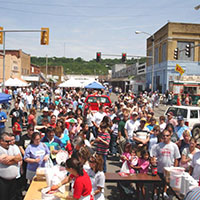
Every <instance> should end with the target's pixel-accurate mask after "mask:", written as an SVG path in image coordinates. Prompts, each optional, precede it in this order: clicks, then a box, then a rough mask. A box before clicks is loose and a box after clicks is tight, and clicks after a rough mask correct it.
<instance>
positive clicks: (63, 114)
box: [0, 87, 200, 200]
mask: <svg viewBox="0 0 200 200" xmlns="http://www.w3.org/2000/svg"><path fill="white" fill-rule="evenodd" d="M94 92H95V93H96V95H101V93H102V92H103V91H87V90H85V91H83V90H75V89H60V88H56V89H55V90H54V91H53V90H52V89H51V88H40V87H35V88H26V89H25V88H18V89H15V90H11V89H9V88H8V89H6V93H9V94H12V95H13V100H12V104H13V105H14V108H12V109H10V107H8V109H7V111H3V110H2V106H1V105H0V199H1V200H4V199H5V200H16V199H22V198H23V197H22V191H24V190H27V189H28V185H29V184H30V183H31V181H32V180H33V177H34V176H35V175H36V170H37V168H38V167H45V166H46V165H47V163H48V164H49V162H51V163H52V165H55V164H56V155H57V154H58V153H59V152H61V151H66V152H67V153H68V155H69V159H68V160H67V161H66V163H65V167H66V169H67V171H68V172H69V174H70V175H66V177H65V178H64V180H63V181H62V182H61V183H60V184H58V185H54V186H52V188H51V189H52V190H56V189H58V188H59V187H60V186H61V185H63V184H66V183H68V182H71V181H72V180H73V186H72V190H73V192H72V194H73V197H71V199H98V200H101V199H104V186H105V172H106V171H107V157H108V155H109V156H112V157H116V158H119V162H121V163H122V168H121V171H123V170H124V168H126V172H127V170H128V173H149V171H150V169H151V168H152V166H154V169H155V167H156V169H157V172H158V174H159V176H160V177H161V178H163V176H164V175H163V173H164V167H170V166H181V167H184V168H185V170H186V171H188V172H189V173H190V174H191V175H192V176H193V177H194V178H195V179H196V180H198V181H199V176H200V167H199V165H200V164H199V163H200V162H199V160H200V151H199V148H200V147H199V144H198V143H197V141H196V140H195V138H193V137H192V134H191V130H189V127H187V126H186V125H185V124H184V119H183V117H182V116H178V118H177V119H175V118H174V117H173V112H169V113H168V114H167V117H165V116H164V115H163V116H159V118H156V117H155V114H154V106H155V105H156V106H157V104H158V101H157V98H156V97H157V96H158V94H157V92H155V93H153V94H148V93H147V92H144V93H141V94H139V95H138V96H136V95H134V94H133V93H127V94H123V93H118V96H117V100H116V101H115V102H113V104H112V107H105V106H104V105H103V104H101V103H100V102H98V104H99V106H98V110H96V111H95V112H94V111H93V110H91V109H90V107H88V108H87V109H84V100H85V98H86V97H87V96H88V95H89V94H91V93H94ZM152 97H154V98H152ZM12 107H13V106H12ZM9 117H10V118H11V128H12V129H9V127H8V126H9V125H8V123H7V120H8V118H9ZM6 126H7V127H6ZM5 129H7V130H10V131H7V132H5ZM136 191H137V193H138V195H139V193H140V192H141V193H142V195H143V197H144V198H145V186H144V184H137V185H136ZM156 195H157V194H156V191H155V197H156ZM164 197H165V198H168V195H167V187H165V188H164Z"/></svg>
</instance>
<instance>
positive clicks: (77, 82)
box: [58, 78, 91, 88]
mask: <svg viewBox="0 0 200 200" xmlns="http://www.w3.org/2000/svg"><path fill="white" fill-rule="evenodd" d="M90 82H91V80H85V79H74V78H71V79H69V80H67V81H65V82H63V83H61V84H60V85H58V86H59V87H80V88H84V86H85V85H87V84H88V83H90Z"/></svg>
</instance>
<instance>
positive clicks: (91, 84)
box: [85, 81, 105, 89]
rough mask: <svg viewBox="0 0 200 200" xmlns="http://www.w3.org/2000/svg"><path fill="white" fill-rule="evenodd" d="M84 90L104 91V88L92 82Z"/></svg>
mask: <svg viewBox="0 0 200 200" xmlns="http://www.w3.org/2000/svg"><path fill="white" fill-rule="evenodd" d="M85 88H88V89H105V87H104V86H103V85H102V84H101V83H99V82H97V81H94V82H92V83H90V84H88V85H86V86H85Z"/></svg>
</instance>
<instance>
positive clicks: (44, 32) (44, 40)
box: [0, 28, 49, 89]
mask: <svg viewBox="0 0 200 200" xmlns="http://www.w3.org/2000/svg"><path fill="white" fill-rule="evenodd" d="M7 32H10V33H20V32H40V33H41V45H48V44H49V28H41V30H3V29H0V33H3V53H0V55H2V56H3V85H2V88H3V89H5V57H6V33H7Z"/></svg>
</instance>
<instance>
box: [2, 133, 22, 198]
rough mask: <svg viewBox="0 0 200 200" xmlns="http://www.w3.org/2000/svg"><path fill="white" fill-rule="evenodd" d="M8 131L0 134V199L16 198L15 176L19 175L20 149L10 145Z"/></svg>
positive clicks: (10, 139) (10, 140)
mask: <svg viewBox="0 0 200 200" xmlns="http://www.w3.org/2000/svg"><path fill="white" fill-rule="evenodd" d="M11 143H12V138H11V136H10V134H9V133H6V132H4V133H2V134H1V135H0V199H1V200H15V199H16V189H17V187H16V186H17V185H16V178H17V176H18V175H19V168H18V162H20V161H21V160H22V157H21V155H20V151H19V150H18V151H16V148H15V147H14V145H11Z"/></svg>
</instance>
